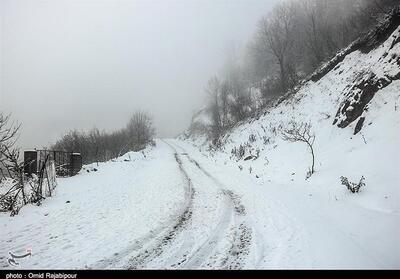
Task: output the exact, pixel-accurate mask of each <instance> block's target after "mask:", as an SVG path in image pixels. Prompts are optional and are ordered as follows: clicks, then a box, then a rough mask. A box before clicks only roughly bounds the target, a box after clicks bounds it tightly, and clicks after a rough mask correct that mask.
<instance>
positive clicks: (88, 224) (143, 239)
mask: <svg viewBox="0 0 400 279" xmlns="http://www.w3.org/2000/svg"><path fill="white" fill-rule="evenodd" d="M93 167H95V168H96V169H97V171H90V172H87V171H86V170H91V169H93ZM86 170H84V171H82V172H81V173H80V174H79V175H77V176H75V177H71V178H66V179H60V180H59V186H58V188H57V193H56V195H55V196H54V197H52V198H49V199H47V200H46V201H45V202H44V203H43V205H42V206H40V207H37V206H34V205H29V206H26V207H24V208H23V209H22V210H21V212H20V214H19V215H18V216H16V217H9V216H8V215H6V214H1V215H0V266H1V267H2V268H9V266H8V264H7V257H8V252H9V251H11V252H13V253H15V254H22V253H23V252H25V251H26V249H27V248H30V249H32V253H33V256H32V257H30V258H26V259H23V260H21V262H20V264H21V265H20V267H19V268H93V269H113V268H117V269H119V268H122V269H137V268H139V269H141V268H151V269H153V268H157V269H159V268H161V269H164V268H167V269H174V268H177V269H180V268H186V269H196V268H211V269H215V268H216V269H221V268H223V269H230V268H234V269H239V268H311V267H317V268H331V267H340V268H346V267H360V268H362V267H367V268H379V267H388V268H390V267H396V266H397V267H398V264H399V262H398V261H397V260H398V259H399V258H400V255H399V250H398V249H397V248H398V244H396V243H395V240H396V239H398V236H396V235H397V234H396V230H398V217H399V215H398V213H394V214H387V213H384V212H377V211H371V210H370V209H367V210H366V209H363V208H362V207H357V206H354V204H347V203H346V202H342V201H341V200H334V201H332V200H331V199H329V200H327V199H326V196H323V195H321V194H320V193H319V192H318V191H314V190H313V188H310V187H309V186H307V185H302V186H299V185H298V186H297V187H296V186H293V185H292V186H290V187H289V186H288V185H281V184H279V182H274V181H272V182H271V181H264V180H263V179H262V178H256V177H255V175H248V173H245V172H243V171H240V170H239V169H237V167H233V166H232V165H231V164H230V163H229V162H228V163H225V164H223V163H221V162H220V161H218V160H215V159H214V158H213V157H210V156H209V155H208V154H206V153H202V152H200V151H199V150H198V148H196V147H195V146H193V145H191V144H189V143H188V142H184V141H179V140H173V139H169V140H158V141H157V146H156V147H154V148H149V149H146V151H145V152H139V153H134V152H130V153H128V154H126V155H124V156H123V157H121V158H119V159H117V160H115V161H114V162H107V163H101V164H99V166H97V165H92V166H87V167H86ZM372 228H373V230H372ZM380 235H385V239H381V240H380V241H379V242H377V241H375V242H372V241H371V240H372V239H373V238H375V239H378V238H379V236H380Z"/></svg>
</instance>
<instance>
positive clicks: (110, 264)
mask: <svg viewBox="0 0 400 279" xmlns="http://www.w3.org/2000/svg"><path fill="white" fill-rule="evenodd" d="M168 145H169V144H168ZM169 146H170V147H171V148H172V150H173V151H174V157H175V160H176V162H177V164H178V167H179V170H180V172H181V174H182V176H183V178H184V180H185V182H186V183H185V184H186V187H185V189H184V191H185V194H184V195H185V205H184V206H183V208H182V209H181V211H180V213H179V214H178V217H177V218H175V220H176V221H172V222H169V223H168V224H167V225H163V226H160V227H159V228H158V229H156V230H154V231H152V232H150V233H148V234H147V235H145V236H144V237H141V238H139V239H137V240H136V241H135V243H134V244H133V245H129V246H128V247H127V248H126V249H124V250H123V251H121V252H119V253H115V254H114V256H113V257H111V258H108V259H103V260H101V261H99V262H98V263H97V264H95V265H94V266H93V268H95V269H104V268H118V264H120V263H121V262H123V261H124V259H126V258H127V257H129V262H128V264H127V266H125V267H124V266H120V267H124V269H138V268H142V267H145V265H146V263H148V262H149V261H151V260H152V259H154V258H156V257H158V256H160V255H161V254H162V253H163V250H164V248H165V247H166V246H168V244H170V243H171V242H172V240H173V239H174V238H175V237H176V236H177V235H178V234H179V232H181V231H182V230H183V229H184V228H185V227H186V225H187V224H188V222H190V219H191V217H192V205H193V199H194V196H195V189H194V188H193V185H192V182H191V179H190V178H189V176H188V174H187V173H186V171H185V170H184V169H183V166H182V162H181V160H180V158H179V156H178V152H177V151H176V149H175V148H173V147H172V146H171V145H169ZM132 254H135V255H134V256H132Z"/></svg>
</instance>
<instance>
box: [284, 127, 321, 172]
mask: <svg viewBox="0 0 400 279" xmlns="http://www.w3.org/2000/svg"><path fill="white" fill-rule="evenodd" d="M282 139H283V140H285V141H289V142H304V143H306V144H307V146H308V147H309V148H310V152H311V156H312V165H311V169H310V175H309V176H311V175H312V174H313V173H314V172H315V169H314V163H315V155H314V148H313V144H314V140H315V134H314V133H312V132H311V124H310V123H297V122H294V121H291V122H290V123H289V128H287V129H284V130H283V131H282Z"/></svg>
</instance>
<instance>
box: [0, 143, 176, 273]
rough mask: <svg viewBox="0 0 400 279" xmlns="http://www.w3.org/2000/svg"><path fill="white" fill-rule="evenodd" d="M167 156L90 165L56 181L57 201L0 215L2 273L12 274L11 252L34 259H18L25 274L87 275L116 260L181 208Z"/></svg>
mask: <svg viewBox="0 0 400 279" xmlns="http://www.w3.org/2000/svg"><path fill="white" fill-rule="evenodd" d="M144 155H145V156H146V157H144ZM163 156H166V157H168V160H163ZM169 157H171V158H172V157H173V153H172V151H171V150H170V149H168V147H164V149H163V148H162V146H161V147H158V148H155V149H152V150H146V152H144V153H134V152H131V153H128V154H126V155H124V156H123V157H120V158H118V159H117V161H116V162H107V163H100V164H99V166H96V164H93V165H92V167H94V168H96V169H97V170H98V171H91V172H89V173H87V172H86V171H85V170H82V171H81V173H80V174H78V175H77V176H75V177H71V178H63V179H61V178H60V179H58V183H59V185H58V187H57V188H56V194H55V195H54V196H53V197H51V198H48V199H46V200H45V201H44V202H43V205H42V206H36V205H27V206H25V207H23V208H22V209H21V212H20V213H19V215H17V216H15V217H10V216H9V214H6V213H2V214H0V267H1V268H10V266H9V265H8V263H7V258H8V257H9V255H8V252H9V251H10V252H13V253H14V254H17V255H18V254H19V255H21V254H24V253H25V251H26V249H32V253H33V256H32V257H31V258H27V259H22V260H20V261H19V262H20V264H21V268H85V267H86V268H87V267H90V266H91V265H92V264H94V263H95V262H97V261H98V260H101V259H104V258H110V257H111V258H112V257H116V256H117V255H114V253H118V252H120V251H121V250H123V249H124V248H126V247H127V246H128V245H129V244H131V243H132V242H133V241H135V239H138V238H140V237H142V236H144V235H146V234H147V233H149V232H150V231H151V230H154V229H156V228H158V227H160V226H162V225H163V223H164V222H169V221H170V219H171V218H174V215H175V214H176V212H177V211H178V210H179V208H180V207H181V206H182V204H183V203H184V187H183V186H184V185H183V183H184V182H183V181H182V179H181V178H180V177H179V176H177V175H176V173H177V172H178V168H177V166H176V165H175V163H174V161H173V160H169ZM125 160H128V161H125ZM168 162H171V164H168ZM86 169H91V167H90V166H88V167H86Z"/></svg>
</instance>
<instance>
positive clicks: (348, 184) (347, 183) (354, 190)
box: [340, 176, 365, 194]
mask: <svg viewBox="0 0 400 279" xmlns="http://www.w3.org/2000/svg"><path fill="white" fill-rule="evenodd" d="M364 180H365V178H364V176H361V179H360V181H359V182H358V183H354V182H350V181H349V180H348V179H347V177H345V176H341V177H340V181H341V182H342V185H344V186H346V188H347V189H348V190H349V191H350V192H352V193H353V194H354V193H358V192H359V191H360V189H361V187H364V186H365V182H364Z"/></svg>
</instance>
